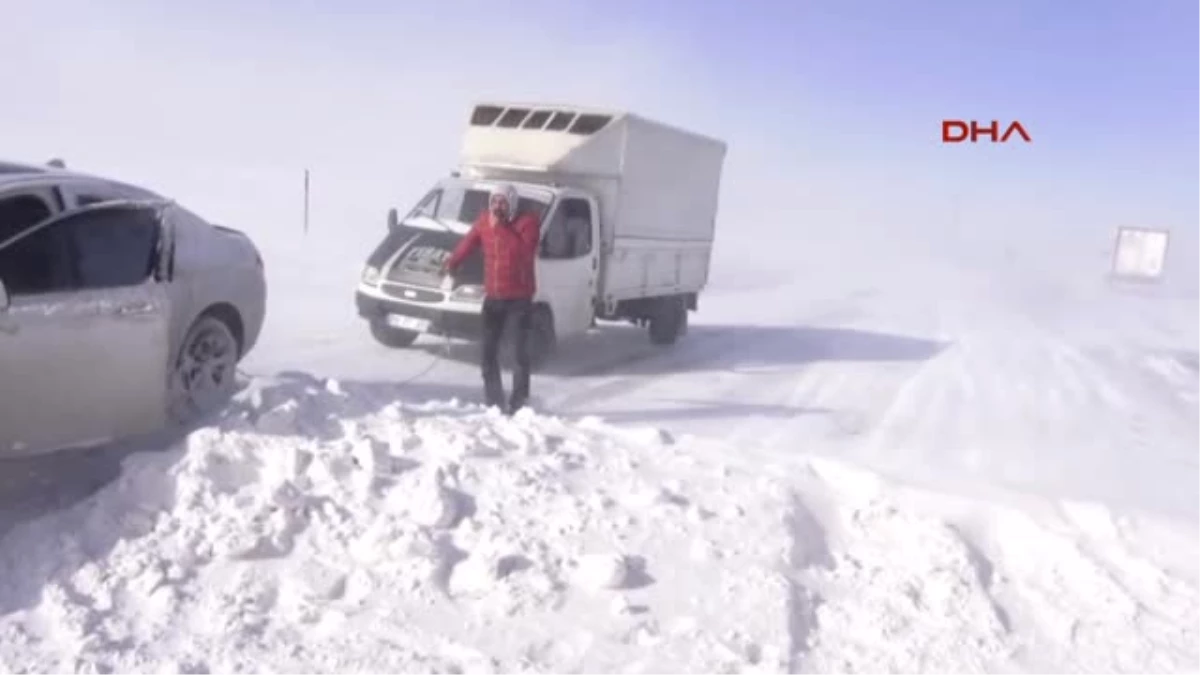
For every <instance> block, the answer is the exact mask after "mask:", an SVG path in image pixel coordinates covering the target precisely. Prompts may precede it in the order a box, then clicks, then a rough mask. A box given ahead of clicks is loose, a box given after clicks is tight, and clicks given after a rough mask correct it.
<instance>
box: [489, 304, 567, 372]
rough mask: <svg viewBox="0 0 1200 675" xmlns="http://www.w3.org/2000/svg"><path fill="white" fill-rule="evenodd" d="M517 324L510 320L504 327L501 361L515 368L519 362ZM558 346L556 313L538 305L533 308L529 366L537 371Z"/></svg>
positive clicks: (508, 366)
mask: <svg viewBox="0 0 1200 675" xmlns="http://www.w3.org/2000/svg"><path fill="white" fill-rule="evenodd" d="M516 331H517V326H516V324H515V323H514V322H510V323H509V324H508V325H507V326H505V327H504V343H503V345H504V348H503V350H502V352H501V362H502V364H503V365H504V366H505V367H507V368H513V367H514V366H515V365H516V363H517V358H516V356H517V352H516V341H515V340H516V334H517V333H516ZM557 347H558V336H557V334H556V333H555V332H554V314H553V313H552V312H551V311H550V308H549V307H547V306H545V305H537V306H536V307H534V309H533V330H531V331H530V333H529V366H530V368H531V369H532V370H534V371H535V372H536V371H538V370H540V369H541V367H542V366H543V365H544V364H545V363H546V362H547V361H549V360H550V357H551V356H552V355H553V354H554V351H555V349H556V348H557Z"/></svg>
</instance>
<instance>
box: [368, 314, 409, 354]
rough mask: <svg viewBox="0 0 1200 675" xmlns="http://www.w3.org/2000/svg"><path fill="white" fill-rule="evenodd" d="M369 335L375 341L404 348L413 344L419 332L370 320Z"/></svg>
mask: <svg viewBox="0 0 1200 675" xmlns="http://www.w3.org/2000/svg"><path fill="white" fill-rule="evenodd" d="M371 335H372V337H374V338H375V341H376V342H378V343H379V344H381V345H383V346H385V347H391V348H392V349H404V348H406V347H411V346H413V343H414V342H416V341H417V338H419V337H421V334H420V333H417V332H415V331H411V330H404V329H402V328H392V327H391V326H389V325H387V324H386V323H383V322H382V321H372V322H371Z"/></svg>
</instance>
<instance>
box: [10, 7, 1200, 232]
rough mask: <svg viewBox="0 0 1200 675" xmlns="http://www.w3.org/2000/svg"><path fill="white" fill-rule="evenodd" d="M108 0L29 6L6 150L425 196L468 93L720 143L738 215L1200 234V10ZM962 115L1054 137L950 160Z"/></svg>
mask: <svg viewBox="0 0 1200 675" xmlns="http://www.w3.org/2000/svg"><path fill="white" fill-rule="evenodd" d="M98 4H99V3H88V2H85V1H83V0H47V1H46V2H44V3H28V4H27V5H25V6H23V8H22V10H21V11H22V12H26V13H28V16H27V17H25V18H26V19H27V20H28V25H27V26H25V27H22V28H19V29H18V31H17V35H18V37H17V40H18V41H17V42H16V43H13V42H9V43H8V44H7V46H0V50H9V51H10V53H5V54H3V56H4V59H0V63H2V64H4V65H0V80H3V79H11V78H17V77H20V78H22V79H27V80H30V81H31V83H30V84H29V86H30V87H33V90H32V91H33V92H34V95H31V96H29V97H26V98H24V99H23V100H21V101H20V102H17V103H15V104H12V105H9V104H6V106H5V109H4V110H0V122H6V123H8V126H7V128H8V130H9V133H12V134H13V137H12V138H11V139H4V140H5V141H10V140H11V141H12V142H11V143H9V144H8V145H9V147H12V148H15V150H16V151H19V152H21V153H25V154H29V155H32V157H31V158H33V159H38V158H40V156H41V155H44V154H63V153H65V152H68V151H67V150H58V149H54V150H51V148H52V147H53V148H59V147H61V146H62V145H63V144H68V145H70V146H71V148H70V149H71V151H72V152H73V153H74V154H75V155H76V156H85V157H93V156H94V157H96V158H101V157H103V158H104V161H105V162H109V163H111V162H113V161H115V160H114V155H115V154H117V151H118V149H119V151H120V152H119V154H120V155H121V157H120V159H121V161H122V162H124V164H123V166H125V165H128V167H129V169H128V170H130V171H134V172H135V173H136V172H150V171H151V170H153V171H154V172H156V175H158V173H161V172H162V171H165V169H164V168H163V167H164V166H165V165H164V164H163V162H162V161H160V160H159V159H158V155H161V154H162V153H163V152H164V151H165V150H171V151H172V152H174V153H176V154H177V156H180V157H188V158H190V159H191V162H192V163H193V164H194V165H196V166H201V165H204V164H205V163H206V162H207V163H208V164H211V165H212V166H213V167H216V166H217V165H219V164H222V163H224V164H228V165H233V164H239V165H242V166H243V170H244V171H249V169H248V168H245V165H246V164H247V161H246V157H248V156H249V155H251V154H253V153H257V156H258V157H260V158H269V159H270V160H271V161H273V162H274V163H275V164H276V165H283V164H287V165H288V166H289V167H298V166H302V165H315V166H317V167H324V168H325V173H326V174H330V173H337V174H338V175H339V176H341V177H342V178H343V179H345V181H346V185H347V186H349V185H351V184H353V182H354V180H355V179H356V178H358V177H356V176H353V175H351V174H352V173H353V170H351V169H348V168H347V167H348V166H351V165H354V164H355V163H359V166H362V167H370V169H369V170H370V172H371V173H374V174H376V179H377V180H378V181H379V184H380V186H382V185H383V183H384V182H387V183H389V184H390V185H395V184H396V183H397V182H406V181H413V182H414V183H421V184H422V185H420V186H417V187H414V188H413V189H412V191H411V193H406V194H415V193H419V192H420V190H421V189H423V183H424V182H426V181H428V180H431V179H432V178H433V176H434V175H435V174H440V173H441V172H442V171H443V170H444V169H445V168H446V167H447V166H449V165H450V164H452V163H453V159H454V155H453V153H454V151H455V144H456V143H457V132H458V129H459V128H460V126H461V124H462V122H463V117H464V115H465V107H466V106H467V105H468V104H469V103H470V101H472V100H474V99H476V98H480V97H489V96H496V97H504V98H526V99H528V98H536V99H551V100H567V101H575V102H579V103H584V104H590V105H597V106H607V105H612V106H629V107H633V108H636V109H637V110H639V111H641V112H644V113H646V114H649V115H651V116H654V117H659V118H663V119H664V120H666V121H668V122H675V123H679V124H682V125H685V126H688V127H691V128H694V129H697V130H699V131H703V132H708V133H711V134H713V135H717V136H721V137H722V138H725V139H726V140H728V141H729V143H730V156H729V164H728V167H727V169H728V171H727V176H726V178H727V181H726V189H725V192H726V194H725V195H724V201H723V211H724V213H725V214H726V215H730V216H735V217H737V216H744V214H748V213H750V212H751V211H752V210H754V211H755V212H756V214H757V215H759V216H761V215H762V214H763V213H764V212H766V213H774V212H776V208H777V207H775V206H772V202H776V203H777V202H778V201H779V199H780V197H779V193H781V192H782V193H785V194H786V195H788V197H789V198H790V201H791V202H793V203H800V204H801V205H802V206H803V208H806V209H808V211H807V213H809V214H810V215H812V214H825V215H827V216H828V217H829V218H830V219H833V220H841V221H846V220H849V219H854V218H873V219H886V218H892V217H894V218H895V219H896V220H897V221H899V222H913V221H919V220H921V219H935V220H936V219H945V218H949V217H950V216H949V215H948V214H950V213H952V212H953V213H957V214H958V217H960V218H965V219H967V220H969V221H970V222H971V223H976V222H977V223H979V227H980V228H981V229H982V228H985V227H999V226H1003V225H1005V224H1009V223H1014V222H1021V223H1026V224H1031V225H1032V227H1035V228H1037V227H1042V228H1072V227H1094V228H1097V229H1099V230H1103V231H1105V232H1108V231H1110V230H1111V228H1113V227H1115V226H1116V225H1118V224H1147V225H1161V226H1167V227H1172V228H1173V229H1176V230H1179V229H1184V230H1189V231H1192V232H1194V231H1195V230H1196V229H1197V222H1198V221H1200V204H1198V202H1200V167H1198V153H1200V149H1198V135H1197V125H1198V123H1197V120H1198V118H1200V110H1198V98H1200V93H1198V81H1200V75H1198V72H1197V62H1198V52H1200V49H1198V46H1197V27H1198V24H1200V18H1198V16H1197V11H1198V10H1197V6H1198V4H1200V3H1197V2H1196V0H1086V1H1085V0H1006V1H1004V2H963V1H962V0H958V1H953V0H905V1H899V0H796V1H794V2H775V3H767V2H751V1H749V0H726V1H723V2H718V1H716V0H711V1H707V2H701V1H697V2H689V3H683V2H674V1H666V0H658V1H650V0H619V1H615V2H614V1H606V2H586V3H585V2H561V1H550V0H536V1H526V2H519V3H501V2H485V1H482V0H472V1H469V2H466V1H464V2H444V3H416V2H397V3H394V2H388V1H385V0H340V1H339V2H336V3H335V2H289V3H283V2H278V1H276V2H254V1H252V0H238V1H236V2H235V1H233V0H205V1H204V2H191V3H189V2H173V3H154V2H148V1H147V0H126V1H124V2H114V3H105V6H104V7H103V8H99V7H97V6H96V5H98ZM10 18H11V17H10ZM21 18H22V17H21V16H19V15H18V16H17V21H16V24H17V25H18V26H19V25H20V20H21ZM21 40H24V41H25V42H21ZM14 64H20V65H21V67H22V69H23V70H22V72H17V70H14ZM130 82H139V84H138V85H137V86H136V87H135V86H134V85H132V84H130ZM38 92H40V94H41V95H40V96H38V95H36V94H37V93H38ZM139 95H142V96H143V98H142V100H140V102H139V101H138V96H139ZM135 104H136V105H135ZM148 109H153V110H154V113H153V114H150V113H147V112H145V111H146V110H148ZM944 117H962V118H983V119H991V118H998V119H1001V120H1006V119H1019V120H1021V121H1022V122H1023V123H1024V124H1025V125H1026V127H1027V128H1028V129H1029V131H1030V133H1031V134H1032V135H1033V137H1034V142H1033V144H1032V145H1020V144H1009V145H1005V146H993V147H989V146H987V145H976V146H965V145H964V146H951V147H947V146H943V145H941V144H940V143H939V131H940V129H939V122H940V120H941V119H942V118H944ZM23 125H24V126H23ZM3 126H4V125H0V127H3ZM185 127H186V128H187V129H188V131H187V132H186V133H181V132H180V129H181V128H185ZM0 133H4V132H0ZM85 141H86V143H88V144H90V145H89V148H91V150H93V151H94V152H90V151H86V150H84V149H83V147H82V144H83V143H84V142H85ZM418 145H419V149H418V147H417V146H418ZM263 161H266V160H265V159H264V160H263ZM335 166H336V167H337V171H336V172H335V171H333V170H332V167H335ZM152 167H154V168H153V169H152ZM289 170H291V169H289ZM179 175H180V176H181V178H180V180H182V174H179ZM384 175H386V176H387V179H386V181H385V180H384V179H383V178H382V177H381V176H384ZM326 180H329V179H326ZM380 189H381V190H382V187H381V188H380Z"/></svg>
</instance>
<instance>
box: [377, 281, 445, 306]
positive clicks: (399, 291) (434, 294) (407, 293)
mask: <svg viewBox="0 0 1200 675" xmlns="http://www.w3.org/2000/svg"><path fill="white" fill-rule="evenodd" d="M383 292H384V294H385V295H389V296H391V297H393V298H396V299H398V300H408V301H409V302H430V303H436V302H441V301H443V300H445V299H446V294H445V293H441V292H439V291H431V290H427V289H424V288H412V287H410V286H401V285H400V284H392V283H385V284H384V285H383Z"/></svg>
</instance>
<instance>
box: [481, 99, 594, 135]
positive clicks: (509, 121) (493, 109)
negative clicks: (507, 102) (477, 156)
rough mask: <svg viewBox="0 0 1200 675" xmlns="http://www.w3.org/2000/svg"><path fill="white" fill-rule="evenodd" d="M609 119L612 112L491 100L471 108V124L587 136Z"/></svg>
mask: <svg viewBox="0 0 1200 675" xmlns="http://www.w3.org/2000/svg"><path fill="white" fill-rule="evenodd" d="M612 119H613V116H612V115H602V114H598V113H585V112H580V111H575V110H563V109H552V108H530V107H526V106H502V105H491V104H483V105H477V106H475V109H474V110H473V111H472V112H471V126H475V127H493V126H494V127H498V128H501V129H523V130H528V131H566V132H567V133H571V134H575V135H578V136H590V135H592V134H594V133H596V132H597V131H600V130H601V129H603V128H604V127H605V126H607V125H608V123H609V122H611V121H612Z"/></svg>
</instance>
